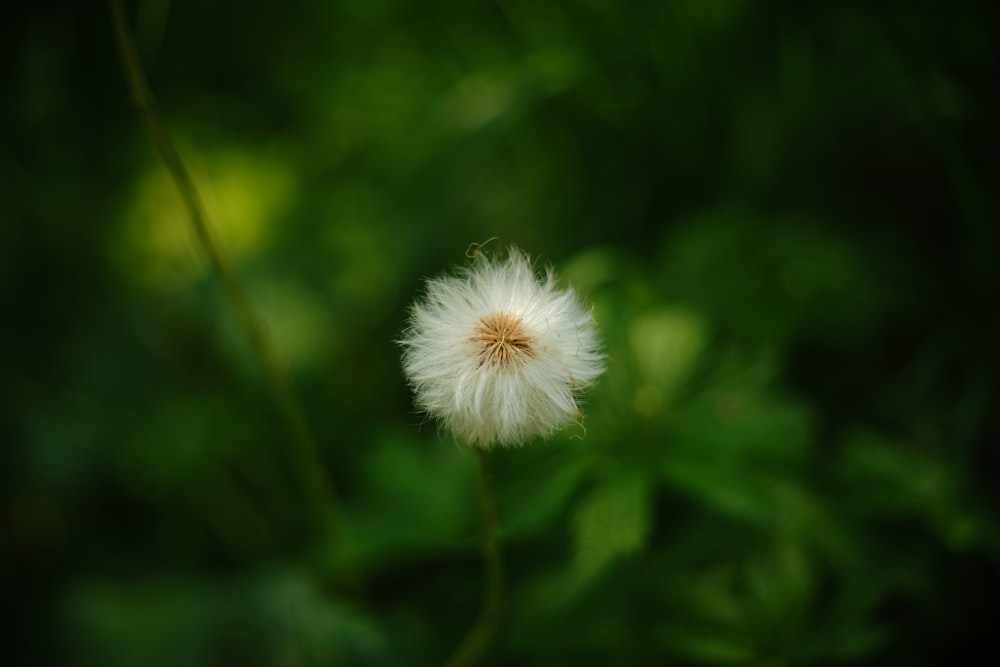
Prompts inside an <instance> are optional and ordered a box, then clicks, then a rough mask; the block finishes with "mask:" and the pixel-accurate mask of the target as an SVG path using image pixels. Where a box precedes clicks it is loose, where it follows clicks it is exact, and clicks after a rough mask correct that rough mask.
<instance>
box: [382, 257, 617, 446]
mask: <svg viewBox="0 0 1000 667" xmlns="http://www.w3.org/2000/svg"><path fill="white" fill-rule="evenodd" d="M400 344H401V345H402V346H403V370H404V372H405V374H406V377H407V380H408V381H409V383H410V385H411V387H412V388H413V390H414V393H415V395H416V399H415V400H416V403H417V406H418V407H419V408H420V409H421V410H423V411H424V412H425V413H427V414H428V415H430V416H431V417H434V418H436V419H438V420H439V421H440V422H441V424H442V425H443V426H444V427H445V429H446V430H448V431H450V432H451V433H452V434H453V435H454V436H455V437H456V438H458V439H459V440H461V441H463V442H465V443H467V444H469V445H473V446H477V447H481V448H483V449H488V448H489V447H491V446H492V445H494V444H500V445H517V444H521V443H523V442H524V441H525V440H528V439H530V438H533V437H536V436H542V437H546V436H550V435H551V434H552V433H554V432H555V431H556V430H557V429H559V428H561V427H562V426H565V425H566V424H567V423H569V422H572V421H576V420H578V419H579V418H580V415H581V413H580V409H579V406H578V397H579V394H580V393H581V392H583V391H584V390H586V389H587V388H589V387H590V386H591V385H593V384H594V381H595V380H596V379H597V377H598V376H599V375H600V374H601V373H602V372H603V371H604V357H603V355H602V354H601V352H600V342H599V340H598V336H597V327H596V324H595V323H594V320H593V318H592V317H591V316H590V313H589V312H588V311H587V310H586V309H584V308H583V307H582V306H581V304H580V301H579V299H578V298H577V296H576V294H575V293H574V292H573V291H572V290H570V289H559V287H558V286H557V285H556V279H555V275H554V274H553V272H552V270H551V269H548V270H547V271H546V272H545V273H544V275H538V274H536V272H535V270H534V269H533V268H532V264H531V260H530V258H529V257H528V255H526V254H525V253H524V252H522V251H520V250H518V249H517V248H511V250H510V252H509V253H508V254H507V256H506V258H505V259H492V258H490V257H487V256H486V255H484V254H480V255H479V256H477V257H476V259H475V260H474V261H473V263H472V265H471V266H469V267H465V268H462V269H460V270H459V272H458V273H457V274H456V275H453V276H443V277H439V278H432V279H430V280H428V281H427V285H426V293H425V294H424V297H423V299H421V300H418V301H417V302H416V303H415V304H414V305H413V306H412V308H411V312H410V319H409V323H408V326H407V328H406V330H405V331H404V333H403V337H402V339H401V340H400Z"/></svg>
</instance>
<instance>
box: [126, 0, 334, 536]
mask: <svg viewBox="0 0 1000 667" xmlns="http://www.w3.org/2000/svg"><path fill="white" fill-rule="evenodd" d="M110 2H111V13H112V16H113V18H114V24H115V36H116V38H117V41H118V48H119V51H120V53H121V58H122V63H123V64H124V66H125V75H126V78H127V79H128V84H129V88H130V90H131V93H132V97H133V101H134V103H135V105H136V106H137V107H138V109H139V112H140V113H141V114H142V117H143V119H144V120H145V121H146V127H147V129H148V130H149V133H150V135H151V137H152V139H153V144H154V145H155V146H156V150H157V152H158V153H159V155H160V159H161V160H163V164H164V166H165V167H166V168H167V171H168V172H169V173H170V177H171V178H172V179H173V181H174V184H175V185H176V186H177V190H178V191H179V192H180V196H181V199H182V200H183V202H184V206H185V208H186V209H187V213H188V220H189V221H190V223H191V229H192V231H193V233H194V237H195V241H196V243H197V245H198V246H199V248H200V249H201V251H202V252H203V253H204V255H205V257H206V258H207V259H208V263H209V265H210V266H211V269H212V272H213V273H214V274H215V276H216V278H217V279H218V280H219V283H220V284H221V286H222V291H223V293H224V295H225V298H226V300H227V301H228V302H229V305H230V306H231V307H232V309H233V312H234V313H235V315H236V317H237V319H238V320H239V322H240V325H241V326H242V328H243V332H244V334H245V335H246V337H247V339H248V340H249V342H250V346H251V347H252V348H253V351H254V353H255V354H256V356H257V358H258V360H259V361H260V363H261V365H262V366H263V367H264V371H265V374H266V375H267V379H268V382H269V383H270V385H271V388H272V391H273V393H274V400H275V402H276V403H277V408H278V411H279V413H280V415H281V417H282V419H283V421H284V422H285V426H286V427H287V428H288V431H289V434H290V435H291V439H290V442H291V448H292V457H293V459H294V464H295V468H296V472H297V474H298V476H299V479H300V481H301V483H302V486H303V488H304V490H305V493H306V495H307V497H308V498H309V501H310V503H311V504H312V507H313V510H314V511H315V513H316V515H317V518H318V519H319V520H320V521H321V523H322V524H323V525H324V527H325V528H327V529H328V530H331V531H332V532H333V535H334V537H335V538H336V537H339V536H340V535H341V533H342V530H341V523H342V518H341V511H340V502H339V500H338V497H337V494H336V490H335V488H334V485H333V482H332V481H331V480H330V478H329V476H328V474H327V472H326V468H325V467H324V465H323V462H322V459H321V457H320V455H319V450H318V448H317V446H316V443H315V441H314V440H313V437H312V433H311V432H310V430H309V426H308V423H307V421H306V417H305V411H304V410H303V409H302V404H301V402H300V401H299V399H298V397H297V396H296V395H295V391H294V389H293V387H292V382H291V379H290V376H289V372H288V368H287V366H286V365H285V362H284V360H283V359H282V357H281V354H280V353H279V352H278V348H277V346H276V345H275V343H274V341H273V339H272V338H271V336H270V334H269V332H268V330H267V328H266V327H265V326H264V325H263V323H262V322H261V320H260V319H259V318H258V317H257V315H256V313H255V312H254V310H253V308H252V307H251V305H250V301H249V300H248V299H247V296H246V293H245V292H244V291H243V289H242V287H241V286H240V283H239V281H238V280H237V279H236V276H235V274H234V273H233V270H232V268H231V267H230V265H229V262H228V261H227V260H226V257H225V255H224V254H223V252H222V249H221V248H220V246H219V244H218V243H217V242H216V241H215V238H214V236H213V234H212V230H211V227H210V226H209V223H208V217H207V215H206V213H205V209H204V206H203V205H202V202H201V198H200V197H199V195H198V189H197V188H196V187H195V184H194V180H193V179H192V178H191V174H190V172H188V170H187V167H186V166H185V165H184V162H183V160H181V157H180V154H179V153H178V152H177V149H176V148H175V147H174V144H173V142H172V141H171V140H170V136H169V135H168V134H167V130H166V128H165V126H164V124H163V120H162V119H161V118H160V114H159V112H158V111H157V109H156V104H155V103H154V101H153V95H152V92H151V91H150V88H149V84H148V83H147V81H146V76H145V74H144V72H143V69H142V64H141V63H140V61H139V56H138V52H137V50H136V47H135V40H134V39H133V37H132V32H131V30H130V29H129V26H128V22H127V20H126V18H125V10H124V8H123V7H122V2H121V0H110Z"/></svg>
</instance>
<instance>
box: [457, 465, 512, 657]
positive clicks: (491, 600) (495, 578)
mask: <svg viewBox="0 0 1000 667" xmlns="http://www.w3.org/2000/svg"><path fill="white" fill-rule="evenodd" d="M474 449H475V451H476V466H477V468H478V471H479V502H480V505H481V507H482V512H483V524H484V528H485V533H484V535H483V559H484V560H485V565H486V587H485V590H484V592H483V604H482V608H481V609H480V611H479V618H478V619H476V623H475V625H473V626H472V628H470V629H469V632H468V633H467V634H466V635H465V638H464V639H463V640H462V643H461V644H459V646H458V648H457V649H456V650H455V652H454V653H453V654H452V656H451V658H450V659H449V660H448V662H447V663H446V667H468V666H470V665H475V664H476V663H477V662H478V661H479V658H480V657H481V656H482V654H483V653H484V652H485V651H486V649H487V648H488V647H489V645H490V642H492V641H493V637H494V636H495V635H496V632H497V628H498V627H499V625H500V619H501V617H502V615H503V561H502V560H501V558H500V517H499V514H498V513H497V503H496V499H495V497H494V495H493V485H492V480H491V478H490V474H489V471H488V470H487V469H486V455H485V454H484V453H483V450H482V449H480V448H478V447H476V448H474Z"/></svg>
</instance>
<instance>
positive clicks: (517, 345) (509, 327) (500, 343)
mask: <svg viewBox="0 0 1000 667" xmlns="http://www.w3.org/2000/svg"><path fill="white" fill-rule="evenodd" d="M472 340H473V342H475V343H478V344H480V345H482V348H481V349H480V350H479V365H480V366H482V365H483V364H490V365H491V366H500V367H503V368H507V367H509V366H511V365H512V364H514V363H518V362H522V361H524V360H525V359H526V358H531V357H534V356H535V350H534V349H533V348H532V347H531V343H532V340H531V337H530V336H528V335H527V334H526V333H525V332H524V326H523V325H522V324H521V320H519V319H518V318H516V317H513V316H512V315H507V314H506V313H492V314H491V315H487V316H486V317H483V318H481V319H480V320H479V326H478V327H476V333H475V335H474V336H473V338H472Z"/></svg>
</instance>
